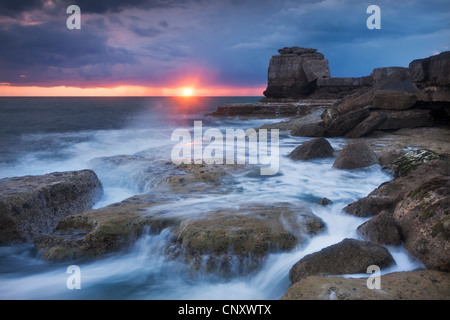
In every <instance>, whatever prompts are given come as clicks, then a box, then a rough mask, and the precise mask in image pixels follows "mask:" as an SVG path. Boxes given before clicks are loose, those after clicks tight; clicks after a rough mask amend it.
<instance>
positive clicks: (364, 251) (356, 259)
mask: <svg viewBox="0 0 450 320" xmlns="http://www.w3.org/2000/svg"><path fill="white" fill-rule="evenodd" d="M394 264H395V261H394V259H393V258H392V256H391V254H390V253H389V251H388V250H387V249H386V248H385V247H383V246H380V245H377V244H374V243H372V242H368V241H360V240H356V239H344V240H343V241H341V242H339V243H337V244H335V245H332V246H329V247H326V248H324V249H322V250H320V251H319V252H315V253H312V254H309V255H307V256H305V257H304V258H302V259H301V260H300V261H298V262H297V263H296V264H294V266H293V267H292V268H291V270H290V271H289V280H290V281H291V282H292V283H296V282H297V281H300V280H301V279H304V278H307V277H309V276H313V275H321V276H322V275H339V274H351V273H365V272H366V271H367V268H368V267H369V266H371V265H377V266H378V267H380V268H381V269H383V268H386V267H389V266H392V265H394Z"/></svg>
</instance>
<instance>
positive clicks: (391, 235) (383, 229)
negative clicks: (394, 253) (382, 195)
mask: <svg viewBox="0 0 450 320" xmlns="http://www.w3.org/2000/svg"><path fill="white" fill-rule="evenodd" d="M357 232H358V234H359V235H360V236H361V237H362V238H363V239H364V240H367V241H372V242H374V243H377V244H380V245H388V246H399V245H401V243H402V239H401V236H400V232H399V227H398V225H397V222H396V220H395V219H394V218H393V216H392V214H390V213H389V212H388V211H381V212H380V213H379V214H378V215H376V216H375V217H373V218H372V219H370V220H369V221H366V222H365V223H363V224H362V225H360V226H359V227H358V229H357Z"/></svg>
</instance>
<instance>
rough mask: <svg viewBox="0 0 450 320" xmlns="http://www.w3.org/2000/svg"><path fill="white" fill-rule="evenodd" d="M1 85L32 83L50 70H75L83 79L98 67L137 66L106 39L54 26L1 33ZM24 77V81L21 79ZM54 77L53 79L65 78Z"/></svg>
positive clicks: (128, 54)
mask: <svg viewBox="0 0 450 320" xmlns="http://www.w3.org/2000/svg"><path fill="white" fill-rule="evenodd" d="M0 43H4V44H7V45H4V46H1V47H0V70H2V72H1V73H0V82H13V83H19V84H27V83H33V82H36V81H38V80H39V78H40V76H42V75H46V74H47V73H48V72H49V71H50V70H59V73H61V70H70V69H71V70H72V71H71V72H70V74H71V75H72V76H73V75H75V77H78V76H79V77H80V78H83V74H82V71H83V72H84V74H86V72H87V71H86V70H83V69H82V68H85V67H87V68H88V69H90V67H91V66H97V67H96V70H97V72H98V71H99V66H101V68H104V69H110V68H111V66H112V65H115V64H135V63H137V61H136V60H135V58H134V57H133V55H132V54H130V52H128V51H127V50H126V49H123V48H115V47H112V46H109V45H108V44H107V37H105V36H104V35H101V34H100V35H99V34H97V33H94V32H86V31H85V32H83V33H73V32H70V31H69V30H67V29H64V28H58V27H56V26H55V24H54V23H47V24H41V25H31V26H21V25H14V26H12V27H10V28H9V29H7V30H0ZM21 75H25V77H21ZM64 76H65V73H62V74H59V75H58V73H55V75H54V76H52V78H54V79H55V78H60V77H61V78H62V77H64Z"/></svg>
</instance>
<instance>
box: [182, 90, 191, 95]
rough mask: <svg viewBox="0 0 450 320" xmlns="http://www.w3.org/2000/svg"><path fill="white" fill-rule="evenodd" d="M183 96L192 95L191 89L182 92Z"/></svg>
mask: <svg viewBox="0 0 450 320" xmlns="http://www.w3.org/2000/svg"><path fill="white" fill-rule="evenodd" d="M183 93H184V95H185V96H190V95H191V94H192V90H191V89H184V91H183Z"/></svg>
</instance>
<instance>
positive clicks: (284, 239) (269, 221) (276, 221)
mask: <svg viewBox="0 0 450 320" xmlns="http://www.w3.org/2000/svg"><path fill="white" fill-rule="evenodd" d="M324 227H325V225H324V223H323V222H322V220H321V219H320V218H318V217H316V216H315V215H314V214H313V213H312V212H311V211H309V209H307V208H305V207H303V206H301V205H292V204H289V203H275V204H270V205H260V204H247V205H242V206H240V207H239V209H233V210H225V209H224V210H219V211H216V212H213V213H210V214H208V215H205V216H203V217H200V218H194V219H189V220H186V221H183V222H182V223H181V224H180V225H179V227H178V228H177V229H176V230H175V231H174V232H175V234H176V237H177V238H176V242H177V246H178V247H179V251H178V254H181V255H183V256H184V259H185V260H186V262H188V263H189V264H190V265H192V266H193V267H194V268H204V269H206V270H207V271H216V270H219V271H220V272H223V273H225V274H226V273H229V272H231V271H232V270H233V268H238V269H241V270H240V271H239V270H237V271H238V273H240V272H242V271H243V270H244V269H245V271H249V270H252V269H255V268H257V267H258V265H259V264H260V262H261V261H262V259H263V258H265V257H266V256H267V255H268V254H269V253H271V252H276V251H279V250H281V251H287V250H291V249H293V248H294V247H295V246H297V245H299V244H302V243H304V242H305V241H306V240H307V239H308V237H309V236H310V235H313V234H317V233H319V232H320V231H322V230H323V229H324ZM235 271H236V270H235Z"/></svg>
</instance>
